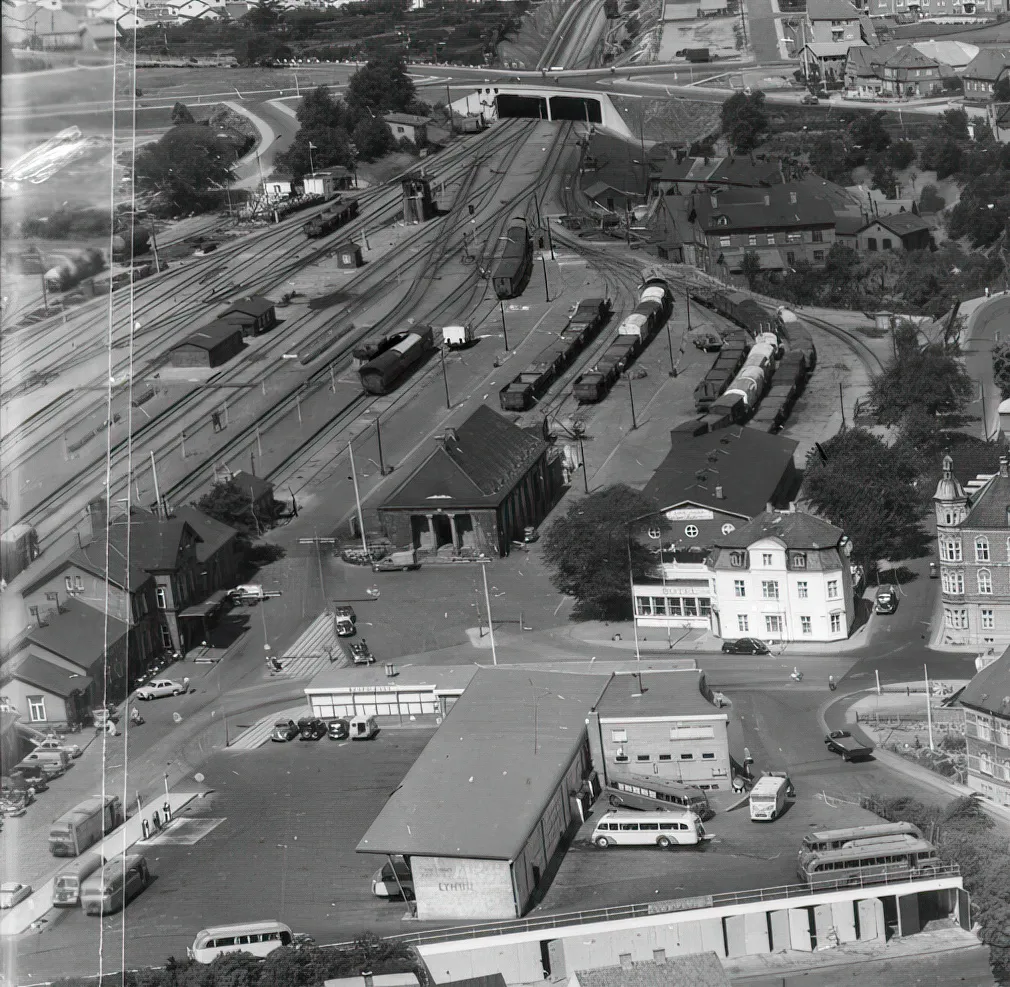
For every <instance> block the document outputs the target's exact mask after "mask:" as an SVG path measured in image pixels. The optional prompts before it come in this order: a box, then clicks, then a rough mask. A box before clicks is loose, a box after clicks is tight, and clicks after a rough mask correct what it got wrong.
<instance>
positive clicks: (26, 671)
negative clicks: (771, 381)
mask: <svg viewBox="0 0 1010 987" xmlns="http://www.w3.org/2000/svg"><path fill="white" fill-rule="evenodd" d="M11 679H18V680H19V681H21V682H24V683H25V684H27V685H31V686H34V687H35V688H36V689H41V690H42V691H43V692H48V693H51V694H52V695H54V696H62V697H63V698H64V699H66V697H67V696H69V695H72V694H73V693H75V692H87V691H88V687H89V686H90V685H91V682H92V679H91V678H90V677H89V676H87V675H79V674H77V673H75V672H68V671H67V670H66V669H65V668H60V667H59V666H57V665H53V664H52V663H51V662H48V661H46V660H45V659H44V658H39V657H38V655H33V654H29V655H27V656H26V657H25V658H24V660H23V661H19V662H17V663H16V664H15V665H14V666H13V668H11V669H6V668H5V669H4V676H3V681H4V682H9V681H10V680H11Z"/></svg>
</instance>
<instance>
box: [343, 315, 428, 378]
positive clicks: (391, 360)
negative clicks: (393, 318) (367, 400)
mask: <svg viewBox="0 0 1010 987" xmlns="http://www.w3.org/2000/svg"><path fill="white" fill-rule="evenodd" d="M434 348H435V333H434V330H433V329H432V327H431V326H415V327H414V328H413V329H411V330H410V331H409V332H404V333H400V334H399V339H396V340H395V341H394V342H392V343H391V344H390V345H389V346H388V347H387V348H386V349H385V350H384V351H383V352H381V353H379V355H378V356H376V357H375V358H374V359H373V360H370V361H369V362H368V363H366V364H365V365H364V366H363V367H362V368H361V370H360V371H359V374H360V376H361V383H362V386H363V387H364V388H365V390H366V391H368V393H369V394H387V393H388V392H389V391H391V390H392V389H393V388H394V387H396V385H397V384H398V383H399V382H400V381H401V380H402V379H403V378H404V377H405V376H406V375H407V374H408V373H409V372H410V371H411V370H412V369H413V368H414V367H415V366H416V365H417V364H418V363H420V362H421V361H422V360H423V359H424V358H425V357H426V356H427V355H428V354H429V353H430V352H431V351H432V350H434Z"/></svg>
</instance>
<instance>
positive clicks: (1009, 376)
mask: <svg viewBox="0 0 1010 987" xmlns="http://www.w3.org/2000/svg"><path fill="white" fill-rule="evenodd" d="M992 373H993V377H994V379H995V381H996V386H997V387H998V388H999V392H1000V396H1001V397H1003V399H1004V400H1005V399H1006V398H1010V339H1003V340H1001V341H1000V342H998V343H996V345H995V346H993V348H992Z"/></svg>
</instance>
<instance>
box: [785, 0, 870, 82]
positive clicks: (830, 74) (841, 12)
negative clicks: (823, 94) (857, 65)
mask: <svg viewBox="0 0 1010 987" xmlns="http://www.w3.org/2000/svg"><path fill="white" fill-rule="evenodd" d="M864 20H865V18H862V16H861V14H860V12H859V11H858V10H857V9H856V8H855V7H854V6H853V5H852V4H851V3H849V0H808V3H807V10H806V15H805V16H804V18H803V20H802V22H801V35H800V46H799V47H800V52H799V55H800V65H801V67H802V70H803V74H804V75H805V76H807V77H808V78H811V77H814V78H820V79H821V80H822V81H824V82H828V81H833V80H837V79H841V78H842V75H843V73H844V69H845V60H846V56H847V55H848V52H849V49H850V48H853V47H859V46H861V45H867V44H868V43H869V41H868V39H867V37H866V32H865V30H864V26H863V21H864Z"/></svg>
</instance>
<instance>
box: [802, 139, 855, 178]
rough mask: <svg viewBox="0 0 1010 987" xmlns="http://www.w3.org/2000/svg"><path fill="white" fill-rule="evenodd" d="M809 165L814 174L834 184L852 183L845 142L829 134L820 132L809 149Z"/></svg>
mask: <svg viewBox="0 0 1010 987" xmlns="http://www.w3.org/2000/svg"><path fill="white" fill-rule="evenodd" d="M810 167H811V169H812V170H813V172H814V174H816V175H819V176H820V177H821V178H823V179H826V180H827V181H829V182H834V183H835V184H836V185H851V184H852V169H851V168H850V167H849V162H848V157H847V155H846V150H845V143H844V142H843V141H841V140H838V139H836V138H834V137H832V136H830V135H829V134H821V135H820V136H819V137H818V138H817V140H816V141H815V142H814V146H813V148H812V149H811V151H810Z"/></svg>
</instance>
